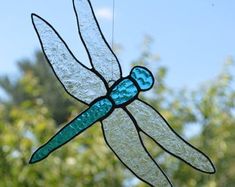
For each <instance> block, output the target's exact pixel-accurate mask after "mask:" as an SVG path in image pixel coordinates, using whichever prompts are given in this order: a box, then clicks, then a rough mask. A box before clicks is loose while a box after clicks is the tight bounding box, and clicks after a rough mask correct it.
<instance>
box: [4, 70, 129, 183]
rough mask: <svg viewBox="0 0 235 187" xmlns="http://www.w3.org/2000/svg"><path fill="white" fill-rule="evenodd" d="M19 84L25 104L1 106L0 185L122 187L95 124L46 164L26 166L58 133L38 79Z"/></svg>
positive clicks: (115, 163)
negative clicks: (34, 152) (36, 150)
mask: <svg viewBox="0 0 235 187" xmlns="http://www.w3.org/2000/svg"><path fill="white" fill-rule="evenodd" d="M19 82H20V86H21V88H20V89H21V92H22V93H25V94H26V96H27V95H30V97H29V99H27V98H25V100H22V101H21V102H19V103H18V104H17V105H11V107H5V106H4V105H3V104H0V113H1V115H0V155H1V159H0V176H1V180H0V186H11V187H16V186H17V187H21V186H22V187H23V186H24V187H27V186H56V187H57V186H58V187H64V186H79V187H80V186H100V187H101V186H114V187H119V186H121V185H122V182H123V180H124V179H125V176H124V174H123V169H122V165H121V164H120V162H119V161H118V160H117V159H116V158H115V156H114V155H113V154H112V153H111V151H110V150H108V148H107V146H106V145H105V142H104V140H103V137H102V131H101V128H100V127H99V124H95V125H94V126H93V127H91V128H90V129H89V130H87V131H86V132H85V133H83V134H81V135H80V136H79V138H76V139H75V140H73V141H71V142H70V143H69V146H67V145H65V146H63V148H61V149H60V150H58V151H56V152H55V153H54V154H52V155H51V156H50V157H48V159H47V160H46V161H45V162H40V164H35V165H29V164H28V161H29V158H30V156H31V154H32V152H33V150H35V148H37V147H38V146H40V145H42V144H43V143H45V142H46V141H47V140H48V139H49V138H50V137H51V136H52V135H53V134H54V133H55V132H56V129H57V128H56V126H55V124H56V122H55V121H54V120H53V119H52V118H51V116H50V113H49V109H48V108H47V105H46V104H45V103H44V102H42V99H41V94H42V93H41V92H43V91H44V89H41V88H42V86H41V85H40V80H39V77H36V76H35V75H34V74H32V72H31V71H28V72H26V73H25V74H24V75H23V77H22V78H20V80H19ZM55 101H56V100H55ZM68 120H69V119H68Z"/></svg>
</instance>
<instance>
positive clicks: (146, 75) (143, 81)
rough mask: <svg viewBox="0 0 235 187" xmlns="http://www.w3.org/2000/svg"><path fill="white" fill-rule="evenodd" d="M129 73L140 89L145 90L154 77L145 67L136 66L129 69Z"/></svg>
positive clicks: (148, 87) (149, 87) (150, 85)
mask: <svg viewBox="0 0 235 187" xmlns="http://www.w3.org/2000/svg"><path fill="white" fill-rule="evenodd" d="M130 75H131V77H132V78H133V79H134V80H135V81H136V82H137V84H138V85H139V88H140V89H141V91H147V90H149V89H151V88H152V86H153V83H154V77H153V75H152V73H151V72H150V71H149V70H148V69H147V68H145V67H141V66H136V67H134V68H133V69H132V70H131V74H130Z"/></svg>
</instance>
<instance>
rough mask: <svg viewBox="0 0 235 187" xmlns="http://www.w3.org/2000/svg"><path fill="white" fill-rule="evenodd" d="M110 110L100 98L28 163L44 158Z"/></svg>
mask: <svg viewBox="0 0 235 187" xmlns="http://www.w3.org/2000/svg"><path fill="white" fill-rule="evenodd" d="M112 108H113V104H112V102H111V101H110V100H109V99H108V98H102V99H99V100H98V101H96V102H94V104H93V105H91V106H90V107H89V108H88V109H87V110H85V111H84V112H83V113H81V114H80V115H79V116H78V117H76V118H75V119H74V120H73V121H71V122H70V123H68V124H67V125H66V126H64V128H62V129H61V130H60V131H59V132H58V133H56V134H55V136H53V137H52V138H51V139H50V140H49V141H48V142H47V143H46V144H44V145H43V146H42V147H40V148H39V149H38V150H37V151H35V152H34V154H33V155H32V157H31V159H30V163H35V162H38V161H40V160H42V159H44V158H46V157H47V156H48V155H49V154H50V153H51V152H53V151H54V150H56V149H58V148H59V147H61V146H62V145H64V144H65V143H67V142H68V141H70V140H71V139H73V138H74V137H75V136H77V135H79V134H80V133H81V132H83V131H84V130H85V129H87V128H88V127H89V126H91V125H92V124H94V123H95V122H97V121H99V120H101V119H102V118H104V117H106V116H107V115H108V114H109V113H110V112H111V111H112Z"/></svg>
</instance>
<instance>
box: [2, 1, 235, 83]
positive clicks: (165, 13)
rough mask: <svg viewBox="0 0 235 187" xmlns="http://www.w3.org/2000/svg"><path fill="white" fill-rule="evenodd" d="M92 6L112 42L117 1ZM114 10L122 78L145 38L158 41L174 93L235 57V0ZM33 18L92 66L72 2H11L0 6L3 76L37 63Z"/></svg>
mask: <svg viewBox="0 0 235 187" xmlns="http://www.w3.org/2000/svg"><path fill="white" fill-rule="evenodd" d="M91 2H92V4H93V7H94V9H95V12H96V15H97V17H98V20H99V23H100V26H101V28H102V30H103V33H104V35H105V36H106V39H107V41H108V42H110V43H111V40H112V14H113V11H112V2H113V1H112V0H91ZM115 5H116V6H115V14H114V15H115V23H114V26H115V27H114V36H113V37H114V41H115V43H117V44H120V45H121V46H122V47H123V50H122V51H121V53H118V58H119V60H120V63H121V66H122V67H123V71H124V75H128V73H129V71H130V62H131V61H132V60H134V59H136V58H137V57H138V56H139V55H140V52H141V43H142V41H143V38H144V36H145V35H150V36H151V37H152V38H153V39H154V43H153V47H152V50H153V52H154V53H157V54H159V55H160V58H161V60H160V64H161V65H163V66H166V67H167V68H168V70H169V71H168V76H167V84H168V85H169V86H171V87H173V88H183V87H187V88H195V87H197V86H198V85H200V84H201V83H203V82H204V81H205V80H210V79H213V78H214V77H215V76H216V75H217V74H218V73H219V72H220V70H221V68H222V66H223V64H224V62H225V61H226V59H227V58H228V57H234V58H235V21H234V18H235V11H234V10H235V1H233V0H177V1H173V0H149V1H136V0H135V1H134V0H128V1H118V0H116V2H115ZM31 13H37V14H38V15H40V16H41V17H43V18H44V19H46V20H47V21H48V22H50V23H51V24H52V25H53V26H54V28H55V29H56V30H57V31H58V32H59V33H60V35H61V36H62V37H63V38H64V40H65V41H66V43H67V44H68V45H69V47H70V49H71V50H72V52H73V53H74V54H75V56H76V57H77V58H78V59H79V60H80V61H82V62H83V63H84V64H86V65H87V66H89V61H88V59H87V56H86V53H85V50H84V48H83V46H82V43H81V41H80V39H79V37H78V33H77V26H76V20H75V16H74V12H73V8H72V0H63V1H58V0H57V1H56V0H50V1H48V0H40V1H39V0H38V1H37V0H21V1H12V0H10V1H3V2H2V3H1V6H0V22H1V29H0V49H1V50H0V56H1V58H0V75H4V74H8V75H10V76H11V77H13V78H14V77H17V76H18V75H19V73H18V71H17V67H16V62H17V61H19V60H22V59H24V58H30V59H33V55H34V53H35V51H36V50H38V49H41V48H40V44H39V41H38V38H37V36H36V33H35V31H34V29H33V26H32V23H31V17H30V14H31ZM152 67H156V66H152ZM151 70H152V71H155V69H154V68H152V69H151ZM233 72H234V73H235V71H233Z"/></svg>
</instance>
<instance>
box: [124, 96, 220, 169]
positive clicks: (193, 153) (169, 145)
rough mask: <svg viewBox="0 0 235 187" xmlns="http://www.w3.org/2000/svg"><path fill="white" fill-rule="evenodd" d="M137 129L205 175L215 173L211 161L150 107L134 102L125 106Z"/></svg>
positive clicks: (140, 102) (137, 101) (138, 101)
mask: <svg viewBox="0 0 235 187" xmlns="http://www.w3.org/2000/svg"><path fill="white" fill-rule="evenodd" d="M127 109H128V111H130V113H131V114H132V115H133V117H134V118H135V120H136V121H137V123H138V127H139V128H140V129H141V130H142V131H143V132H144V133H145V134H146V135H148V136H149V137H150V138H152V139H153V140H154V141H155V142H156V143H157V144H159V145H160V146H161V147H162V148H163V149H164V150H165V151H167V152H168V153H170V154H172V155H173V156H175V157H177V158H179V159H181V160H183V161H185V162H186V163H187V164H189V165H190V166H192V167H194V168H195V169H197V170H200V171H202V172H205V173H215V168H214V166H213V164H212V162H211V160H210V159H209V158H208V157H207V156H206V155H205V154H204V153H202V152H201V151H199V150H198V149H196V148H195V147H193V146H192V145H190V144H189V143H188V142H186V141H185V140H184V139H183V138H181V137H180V136H179V135H178V134H177V133H176V132H175V131H174V130H173V129H172V128H171V127H170V126H169V125H168V123H167V121H166V120H165V119H164V118H163V117H162V116H161V115H160V114H159V113H158V112H157V111H156V110H155V109H153V108H152V107H151V106H149V105H148V104H146V103H144V102H143V101H140V100H135V101H133V102H132V103H131V104H129V105H128V106H127Z"/></svg>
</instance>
